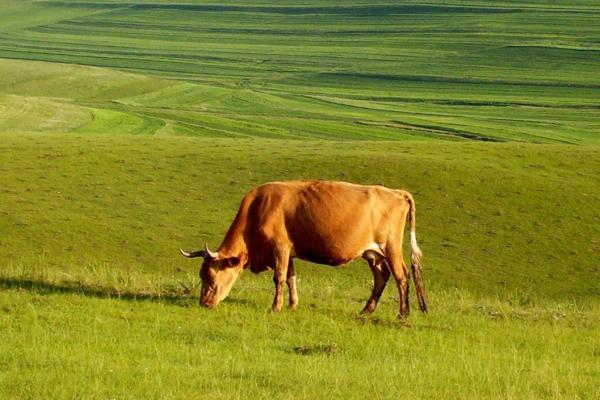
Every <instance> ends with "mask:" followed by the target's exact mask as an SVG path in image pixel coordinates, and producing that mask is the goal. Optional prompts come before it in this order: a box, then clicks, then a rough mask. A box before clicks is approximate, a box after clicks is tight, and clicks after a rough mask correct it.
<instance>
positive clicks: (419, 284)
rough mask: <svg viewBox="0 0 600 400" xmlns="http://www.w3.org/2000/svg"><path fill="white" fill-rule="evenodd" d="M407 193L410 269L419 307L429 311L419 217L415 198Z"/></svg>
mask: <svg viewBox="0 0 600 400" xmlns="http://www.w3.org/2000/svg"><path fill="white" fill-rule="evenodd" d="M406 194H407V200H408V203H409V206H410V209H409V211H408V221H409V222H410V269H411V270H412V276H413V281H414V282H415V288H416V291H417V299H418V300H419V308H420V309H421V311H422V312H424V313H426V312H427V296H426V295H425V287H424V286H423V272H422V270H421V259H422V258H423V253H422V252H421V249H420V248H419V245H418V244H417V219H416V212H417V210H416V207H415V200H414V199H413V197H412V195H411V194H410V193H406Z"/></svg>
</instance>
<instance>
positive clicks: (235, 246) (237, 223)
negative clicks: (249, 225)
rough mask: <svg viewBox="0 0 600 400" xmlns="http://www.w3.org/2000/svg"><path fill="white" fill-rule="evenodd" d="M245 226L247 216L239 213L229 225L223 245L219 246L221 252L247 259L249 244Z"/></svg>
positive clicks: (228, 255)
mask: <svg viewBox="0 0 600 400" xmlns="http://www.w3.org/2000/svg"><path fill="white" fill-rule="evenodd" d="M245 228H246V221H245V218H243V216H242V215H240V214H239V213H238V215H237V216H236V218H235V220H234V221H233V223H232V224H231V226H230V227H229V230H228V231H227V234H226V235H225V238H224V239H223V242H222V243H221V246H219V253H221V254H223V255H225V256H227V257H239V258H243V259H246V258H247V255H248V246H247V244H246V240H245V239H244V230H245Z"/></svg>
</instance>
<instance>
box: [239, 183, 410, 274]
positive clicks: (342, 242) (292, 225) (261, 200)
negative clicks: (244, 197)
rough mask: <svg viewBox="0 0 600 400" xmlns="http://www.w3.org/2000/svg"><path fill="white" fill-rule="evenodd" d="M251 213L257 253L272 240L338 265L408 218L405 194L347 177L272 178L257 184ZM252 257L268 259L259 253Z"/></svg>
mask: <svg viewBox="0 0 600 400" xmlns="http://www.w3.org/2000/svg"><path fill="white" fill-rule="evenodd" d="M248 195H249V196H251V197H252V199H251V204H250V207H249V214H248V230H247V232H248V233H249V235H248V238H247V239H248V240H250V241H251V242H252V243H251V248H253V249H254V250H255V251H256V252H257V253H264V251H262V250H260V249H264V250H267V249H269V248H271V244H273V243H274V242H277V243H278V244H280V245H281V244H289V245H290V246H291V248H292V254H293V255H294V256H297V257H299V258H302V259H306V260H309V261H313V262H318V263H323V264H330V265H339V264H343V263H345V262H348V261H350V260H352V259H354V258H356V257H357V256H360V254H361V252H362V251H364V249H365V248H367V247H368V246H369V245H371V244H372V243H374V242H375V243H379V242H385V241H386V240H387V236H388V234H389V231H390V230H394V229H397V228H399V226H401V224H400V221H401V220H403V219H404V218H406V207H402V205H403V204H404V203H403V202H402V197H401V196H400V195H399V194H398V193H395V192H394V191H393V190H391V189H387V188H385V187H382V186H362V185H354V184H349V183H345V182H329V181H292V182H272V183H268V184H265V185H262V186H259V187H257V188H256V189H254V190H253V191H252V192H250V193H249V194H248ZM254 258H255V261H254V263H270V262H271V261H272V260H269V254H268V251H267V253H265V254H263V255H262V256H259V255H258V254H257V255H256V256H255V257H254Z"/></svg>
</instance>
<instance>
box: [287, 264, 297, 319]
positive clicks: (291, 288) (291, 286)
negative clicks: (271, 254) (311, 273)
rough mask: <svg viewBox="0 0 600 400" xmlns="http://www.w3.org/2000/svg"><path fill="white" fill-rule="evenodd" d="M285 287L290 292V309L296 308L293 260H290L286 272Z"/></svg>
mask: <svg viewBox="0 0 600 400" xmlns="http://www.w3.org/2000/svg"><path fill="white" fill-rule="evenodd" d="M287 286H288V290H289V292H290V308H291V309H292V310H295V309H296V308H298V291H297V290H296V271H295V270H294V260H292V259H291V258H290V261H289V263H288V270H287Z"/></svg>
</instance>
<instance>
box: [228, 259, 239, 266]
mask: <svg viewBox="0 0 600 400" xmlns="http://www.w3.org/2000/svg"><path fill="white" fill-rule="evenodd" d="M225 263H226V265H227V266H228V267H235V266H237V265H238V264H239V263H240V258H239V257H229V258H227V259H225Z"/></svg>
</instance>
